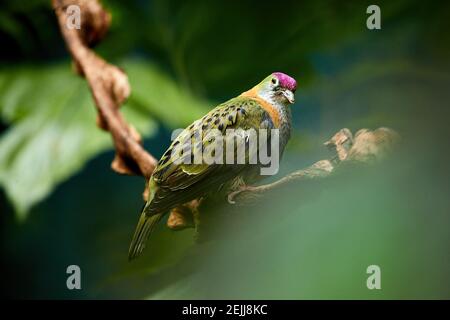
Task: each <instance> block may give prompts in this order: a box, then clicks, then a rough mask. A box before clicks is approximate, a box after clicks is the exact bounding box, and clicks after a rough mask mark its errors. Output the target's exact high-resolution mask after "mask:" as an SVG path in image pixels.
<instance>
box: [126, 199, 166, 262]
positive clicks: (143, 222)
mask: <svg viewBox="0 0 450 320" xmlns="http://www.w3.org/2000/svg"><path fill="white" fill-rule="evenodd" d="M146 209H147V206H145V207H144V209H143V210H142V213H141V217H140V218H139V222H138V224H137V227H136V231H135V232H134V236H133V240H131V244H130V249H129V251H128V260H129V261H131V260H133V259H135V258H137V257H138V256H139V255H140V254H141V253H142V251H143V250H144V248H145V243H146V242H147V239H148V237H149V236H150V234H151V233H152V232H153V230H154V229H155V226H156V225H157V224H158V222H159V221H160V220H161V218H162V217H163V214H162V213H156V214H152V215H148V214H147V210H146Z"/></svg>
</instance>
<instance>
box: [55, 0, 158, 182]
mask: <svg viewBox="0 0 450 320" xmlns="http://www.w3.org/2000/svg"><path fill="white" fill-rule="evenodd" d="M52 4H53V8H54V10H55V13H56V16H57V18H58V22H59V27H60V29H61V33H62V36H63V38H64V41H65V43H66V45H67V48H68V50H69V52H70V54H71V56H72V59H73V62H74V65H75V68H76V70H77V72H78V73H79V74H80V75H82V76H84V77H85V78H86V80H87V82H88V85H89V88H90V90H91V93H92V96H93V98H94V102H95V105H96V107H97V111H98V116H97V125H98V126H99V127H100V128H102V129H103V130H106V131H109V132H110V133H111V137H112V139H113V143H114V147H115V149H116V156H115V158H114V160H113V162H112V164H111V167H112V169H113V170H114V171H116V172H118V173H121V174H134V175H142V176H144V177H145V178H146V180H148V178H150V176H151V174H152V172H153V170H154V168H155V166H156V163H157V161H156V159H155V158H154V157H153V156H152V155H151V154H149V153H148V152H147V151H145V150H144V148H143V147H142V141H141V137H140V135H139V133H138V132H137V131H136V129H135V128H134V127H133V126H131V125H129V124H128V123H127V122H126V120H125V119H124V118H123V116H122V114H121V113H120V111H119V107H120V106H121V104H122V103H123V102H124V101H125V100H126V99H127V97H128V96H129V94H130V90H131V89H130V85H129V83H128V77H127V75H126V74H125V72H123V71H122V70H121V69H119V68H118V67H116V66H114V65H112V64H109V63H107V62H106V61H105V60H103V59H102V58H101V57H99V56H98V55H97V54H95V52H94V51H93V50H91V49H90V48H89V46H91V45H93V44H94V43H96V42H98V41H99V40H100V39H101V38H102V37H103V36H104V35H105V33H106V32H107V30H108V28H109V25H110V22H111V16H110V14H109V13H108V12H106V11H105V10H104V9H103V8H102V6H101V5H100V3H99V2H98V1H97V0H53V1H52ZM70 5H76V6H78V7H79V8H80V12H81V28H80V29H75V28H70V27H69V24H68V18H70V17H68V15H67V8H68V7H69V6H70Z"/></svg>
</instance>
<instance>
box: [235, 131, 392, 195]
mask: <svg viewBox="0 0 450 320" xmlns="http://www.w3.org/2000/svg"><path fill="white" fill-rule="evenodd" d="M399 139H400V137H399V135H398V134H397V133H396V132H395V131H394V130H392V129H388V128H378V129H376V130H374V131H370V130H368V129H361V130H359V131H358V132H357V133H356V134H355V137H353V135H352V133H351V131H350V130H349V129H346V128H345V129H341V130H340V131H338V132H337V133H336V134H335V135H334V136H333V137H332V138H331V139H330V140H328V141H327V142H325V143H324V145H325V146H327V147H328V148H329V149H331V150H332V151H333V152H334V155H333V157H331V158H330V159H325V160H320V161H317V162H316V163H314V164H313V165H311V166H309V167H307V168H305V169H301V170H298V171H295V172H293V173H291V174H288V175H287V176H285V177H283V178H281V179H280V180H277V181H275V182H273V183H269V184H265V185H260V186H242V187H240V188H239V189H238V190H236V191H233V192H231V193H230V194H229V195H228V202H229V203H231V204H235V203H236V202H239V203H240V204H248V203H251V202H253V201H255V200H256V199H259V198H260V197H262V196H263V195H264V194H265V193H266V192H268V191H270V190H273V189H277V188H279V187H281V186H284V185H285V184H287V183H291V182H294V181H295V182H297V181H300V180H311V179H318V178H325V177H328V176H329V175H330V174H332V173H333V172H334V171H335V169H336V168H337V167H338V166H339V165H340V164H341V163H343V162H347V163H349V162H360V163H371V162H374V161H378V160H380V159H382V158H384V157H385V156H386V155H387V154H388V153H389V152H390V151H391V149H392V147H393V146H394V145H395V144H396V143H397V142H398V141H399Z"/></svg>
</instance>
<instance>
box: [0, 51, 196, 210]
mask: <svg viewBox="0 0 450 320" xmlns="http://www.w3.org/2000/svg"><path fill="white" fill-rule="evenodd" d="M125 68H126V69H127V70H129V71H130V75H129V76H130V79H132V81H131V82H132V85H133V86H134V87H133V95H132V97H131V98H130V100H129V101H128V102H127V103H126V105H125V106H124V107H123V112H124V115H125V117H126V118H127V119H128V120H129V122H130V123H132V124H133V125H134V126H136V127H137V129H138V130H139V131H140V132H141V133H142V134H143V135H144V136H145V137H148V136H150V135H152V134H153V133H154V132H155V128H156V123H155V122H154V121H153V120H152V117H151V116H153V115H154V116H155V117H158V118H159V119H160V120H161V121H162V122H164V123H166V124H168V125H169V126H175V125H183V124H186V123H187V122H189V121H191V120H192V119H193V118H195V117H197V116H198V115H200V114H201V113H202V112H203V111H202V110H203V109H202V108H204V104H203V103H201V102H198V101H197V100H196V99H195V98H194V97H192V96H191V95H189V94H188V93H186V92H185V91H183V90H182V89H180V88H178V87H177V85H176V84H175V83H174V82H173V80H171V79H170V77H168V76H166V75H165V74H164V73H163V72H162V71H159V70H158V69H157V68H156V67H154V66H153V65H151V64H148V63H144V62H133V61H131V60H130V61H127V62H126V63H125ZM95 112H96V111H95V108H94V105H93V102H92V98H91V95H90V92H89V90H88V88H87V85H86V83H85V81H84V80H83V79H81V78H79V77H76V76H75V75H74V74H73V73H72V72H71V69H70V67H69V65H67V64H63V65H56V66H42V67H32V66H25V67H21V68H12V69H8V70H5V71H4V72H2V73H1V75H0V117H1V118H2V120H3V121H4V122H6V123H7V124H9V125H10V127H9V128H8V130H7V131H6V132H5V133H4V134H3V136H2V137H1V138H0V184H1V185H2V186H3V188H4V189H5V191H6V194H7V196H8V198H9V199H10V201H11V202H12V204H13V205H14V208H15V209H16V212H17V214H18V216H19V218H21V219H23V218H25V217H26V214H27V212H28V211H29V209H30V207H31V206H33V205H34V204H35V203H36V202H38V201H40V200H42V199H43V198H45V197H46V196H47V195H48V194H49V193H50V192H52V190H53V189H54V188H55V186H56V185H57V184H58V183H60V182H62V181H64V180H65V179H67V178H68V177H70V176H71V175H73V174H74V173H76V172H77V171H79V170H80V169H81V168H82V167H83V165H84V164H85V163H86V162H87V161H88V160H89V159H90V158H92V157H93V156H95V155H97V154H99V153H101V152H102V151H104V150H106V149H108V148H111V146H112V142H111V139H110V137H109V135H108V134H107V133H105V132H102V131H101V130H99V129H98V128H97V127H96V125H95Z"/></svg>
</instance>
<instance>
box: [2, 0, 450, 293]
mask: <svg viewBox="0 0 450 320" xmlns="http://www.w3.org/2000/svg"><path fill="white" fill-rule="evenodd" d="M104 3H105V5H106V6H107V8H108V9H109V10H110V11H111V13H112V18H113V20H112V21H113V22H112V26H111V29H110V32H109V33H108V35H107V37H106V38H105V39H104V40H103V41H102V42H101V44H100V45H99V46H98V47H96V51H97V52H98V53H99V54H101V55H102V56H103V57H105V58H106V59H107V60H108V61H111V62H113V63H115V64H117V65H119V66H122V67H124V69H125V70H126V71H127V72H128V74H129V77H130V82H131V84H132V89H133V93H132V96H131V97H130V99H129V101H128V102H127V104H126V105H125V106H124V112H128V114H127V118H128V119H129V120H130V122H132V123H135V124H137V126H138V128H139V129H140V130H141V131H142V132H143V133H144V134H145V137H146V140H145V146H146V148H147V149H148V150H150V151H151V152H152V153H153V154H154V155H155V156H160V155H161V154H162V153H163V151H164V149H165V147H166V146H167V145H168V144H169V141H170V133H171V131H172V129H174V128H177V127H180V126H181V127H184V126H186V125H188V124H189V123H190V122H191V121H192V120H194V119H195V118H197V117H198V116H199V115H201V114H202V113H203V112H205V111H206V110H207V109H208V108H212V107H213V106H214V105H215V104H216V103H218V102H221V101H224V100H226V99H229V98H231V97H233V96H235V95H238V94H239V93H241V92H242V91H244V90H247V89H248V88H250V87H251V86H253V85H254V84H256V83H257V82H259V81H260V80H261V79H262V78H264V77H265V76H266V75H268V74H270V73H271V72H273V71H283V72H285V73H287V74H289V75H291V76H293V77H295V78H296V79H297V81H298V84H299V88H298V90H297V94H296V101H297V102H296V104H295V105H294V106H293V107H292V110H293V115H294V134H293V137H292V140H291V142H290V144H289V146H288V149H287V150H286V153H285V157H284V159H283V162H282V164H281V174H285V173H287V172H290V171H293V170H295V169H297V168H302V167H305V166H307V165H310V164H312V163H313V162H314V161H317V160H319V159H322V158H325V157H327V156H329V153H328V152H327V151H326V150H325V148H324V147H323V145H322V143H323V142H324V141H326V140H327V139H328V138H329V137H330V136H331V135H332V134H333V133H334V132H336V131H337V130H339V129H341V128H343V127H348V128H350V129H351V130H352V131H355V130H357V129H360V128H371V129H375V128H377V127H380V126H387V127H391V128H393V129H395V130H396V131H398V132H399V133H400V134H401V136H402V144H401V146H399V147H398V149H397V150H396V152H395V154H394V155H393V156H392V158H391V159H389V160H387V161H385V162H383V163H381V164H378V165H375V166H373V167H370V168H354V169H351V170H343V172H341V173H340V174H337V175H336V176H335V177H332V178H330V179H328V180H327V181H322V182H309V183H305V184H301V185H291V186H289V187H288V188H285V189H283V190H281V191H279V192H275V193H273V194H271V195H270V196H269V197H266V198H265V199H262V200H261V203H260V204H258V205H257V206H255V207H250V208H224V209H223V208H221V209H220V210H221V214H220V216H221V218H220V226H221V227H219V228H217V229H214V231H212V232H211V233H212V237H210V241H207V242H205V243H202V244H193V239H192V235H193V233H192V230H187V231H182V232H172V231H170V230H168V229H167V228H165V227H164V226H163V224H161V226H160V227H158V230H157V232H156V234H155V235H154V237H153V238H152V239H151V244H149V246H148V249H147V250H146V252H145V254H144V257H142V258H141V259H139V260H137V261H135V262H133V263H128V262H127V260H126V257H127V249H128V245H129V240H130V238H131V235H132V232H133V230H134V227H135V223H136V221H137V217H138V212H139V210H140V208H141V206H142V198H141V192H142V188H143V181H142V179H141V178H138V177H122V176H119V175H117V174H115V173H113V172H112V171H111V170H110V169H109V166H110V162H111V160H112V158H113V155H114V153H113V151H112V148H111V142H110V140H109V137H108V135H107V134H106V133H103V132H101V131H100V130H98V129H96V128H95V126H94V122H95V112H94V107H93V105H92V102H91V100H90V97H89V94H88V92H87V89H86V84H85V83H84V82H83V80H79V79H77V78H76V76H75V75H74V74H72V73H70V63H69V57H68V55H67V52H66V49H65V47H64V43H63V41H62V39H61V37H60V35H59V30H58V26H57V23H56V19H55V18H54V16H53V12H52V10H51V7H50V5H49V4H48V2H47V1H42V0H36V1H4V2H3V3H2V5H1V6H0V41H1V44H2V45H1V48H2V49H1V51H0V55H1V64H0V103H1V104H0V111H1V114H0V116H1V126H0V128H1V131H0V132H1V136H0V152H4V154H3V155H2V154H0V182H1V181H3V182H2V184H3V188H2V189H0V190H2V191H1V193H0V211H1V214H0V219H1V229H2V236H1V237H2V250H1V261H2V267H3V269H4V270H5V271H4V272H2V281H1V283H2V287H3V288H2V289H3V291H4V294H5V295H6V296H8V297H13V298H156V299H158V298H164V299H166V298H249V299H257V298H270V299H280V298H287V299H299V298H300V299H301V298H307V299H316V298H319V299H325V298H337V299H354V298H358V299H380V298H400V299H408V298H425V299H428V298H439V299H442V298H446V299H448V298H450V289H449V288H450V286H449V284H450V283H449V270H450V250H449V241H450V231H449V226H450V212H449V209H450V203H449V191H450V189H449V165H448V159H449V156H450V153H449V150H448V145H449V133H450V130H449V124H448V123H449V102H448V101H449V99H450V91H449V88H450V73H449V62H450V61H449V60H450V41H449V40H450V39H449V34H450V6H449V4H448V3H446V2H442V3H441V2H438V1H378V2H377V3H376V4H378V5H379V6H380V7H381V14H382V29H381V30H374V31H371V30H368V29H367V28H366V19H367V17H368V15H367V14H366V8H367V6H368V5H369V4H372V2H368V1H345V2H343V1H283V2H279V1H278V2H275V1H221V2H219V1H217V2H212V1H207V2H206V1H205V2H203V1H137V0H136V1H126V2H125V1H105V2H104ZM70 95H73V98H70V101H69V102H67V103H66V104H64V103H62V102H61V101H66V100H64V99H66V97H69V96H70ZM70 97H71V96H70ZM67 110H72V111H73V110H75V111H76V112H77V113H76V112H75V111H73V113H71V112H72V111H70V112H69V111H67ZM61 127H63V128H61ZM49 128H52V130H54V131H50V132H51V134H48V135H46V134H44V133H46V132H48V130H49ZM64 128H70V130H68V129H67V130H66V131H64V130H63V129H64ZM46 130H47V131H46ZM16 137H17V139H18V141H19V142H16V144H14V146H15V148H16V149H14V150H16V151H14V150H11V149H7V142H8V143H9V142H10V141H15V139H16ZM36 137H38V138H36ZM47 137H48V138H47ZM34 138H35V139H38V140H32V139H34ZM69 138H70V139H69ZM46 139H52V140H51V143H58V146H60V149H57V150H59V151H55V152H56V153H54V154H53V153H50V154H49V152H50V151H51V150H52V149H51V148H49V147H48V146H47V144H46V141H47V140H46ZM30 140H32V141H35V142H34V144H28V142H29V141H30ZM55 141H56V142H55ZM30 145H32V146H36V147H35V148H34V149H33V148H31V147H29V146H30ZM51 145H52V144H51ZM5 150H9V151H8V153H6V151H5ZM23 150H26V152H25V151H23ZM49 150H50V151H49ZM63 151H64V152H66V151H67V152H69V153H67V154H68V156H67V157H66V158H64V157H62V156H61V158H59V156H60V154H58V152H60V153H61V152H63ZM52 152H53V151H52ZM1 159H2V160H1ZM5 159H6V160H5ZM58 159H59V160H58ZM61 159H62V160H61ZM42 163H44V164H45V166H40V164H42ZM35 164H36V165H35ZM63 164H64V165H66V164H67V166H64V165H63ZM42 168H45V170H44V169H42ZM62 168H64V169H62ZM58 170H61V173H58V174H55V178H51V179H50V178H49V179H47V177H49V176H51V177H53V173H54V172H56V171H58ZM39 172H40V173H41V175H39ZM2 177H3V178H2ZM16 178H17V181H25V182H26V183H22V184H15V183H14V179H16ZM2 179H3V180H2ZM44 184H45V186H47V184H48V186H49V187H48V188H47V187H45V188H44V187H43V186H44ZM16 185H19V186H20V188H19V187H17V189H14V192H13V191H11V192H6V191H5V190H13V189H8V188H10V187H8V186H16ZM5 186H6V187H5ZM36 190H42V193H33V192H34V191H36ZM36 192H37V191H36ZM39 192H41V191H39ZM11 194H14V196H11ZM12 197H13V198H14V199H12ZM30 199H35V200H30ZM41 199H42V200H41ZM29 208H31V209H30V210H28V209H29ZM217 210H219V208H218V209H217ZM223 211H225V212H223ZM71 264H77V265H79V266H80V267H81V270H82V290H80V291H69V290H67V289H66V285H65V284H66V276H67V275H66V273H65V270H66V267H67V266H68V265H71ZM371 264H376V265H379V266H380V267H381V272H382V290H373V291H371V290H368V289H367V287H366V278H367V276H368V275H367V274H366V268H367V267H368V266H369V265H371Z"/></svg>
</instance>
